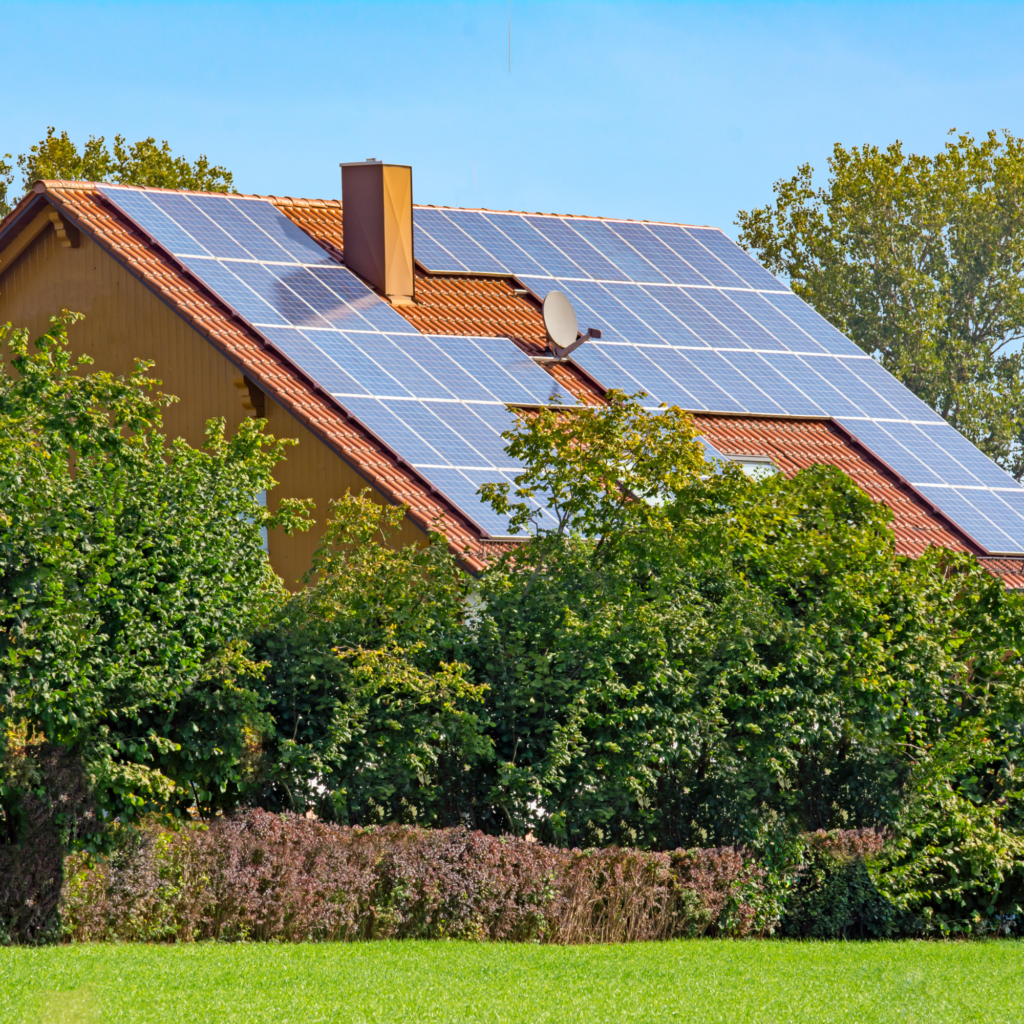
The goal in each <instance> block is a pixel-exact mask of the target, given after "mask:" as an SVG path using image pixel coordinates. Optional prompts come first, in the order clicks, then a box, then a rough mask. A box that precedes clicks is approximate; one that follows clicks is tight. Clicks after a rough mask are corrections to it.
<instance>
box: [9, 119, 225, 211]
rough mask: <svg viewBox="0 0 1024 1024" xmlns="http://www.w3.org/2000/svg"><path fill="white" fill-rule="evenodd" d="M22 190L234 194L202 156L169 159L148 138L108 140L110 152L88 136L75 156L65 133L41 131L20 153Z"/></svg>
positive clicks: (165, 149) (165, 148)
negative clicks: (81, 184)
mask: <svg viewBox="0 0 1024 1024" xmlns="http://www.w3.org/2000/svg"><path fill="white" fill-rule="evenodd" d="M9 160H11V155H10V153H8V154H6V155H5V156H4V158H3V160H0V216H4V215H6V214H7V213H8V211H9V210H10V208H11V205H13V200H14V198H15V197H13V196H12V195H10V194H9V190H10V186H11V185H12V183H13V181H14V174H13V170H12V165H11V164H10V163H8V162H7V161H9ZM17 165H18V169H19V170H20V171H21V178H22V188H23V189H24V190H25V191H26V192H27V191H28V190H29V189H30V188H31V187H32V185H33V183H34V182H36V181H39V180H40V179H43V178H57V179H61V180H63V181H110V182H116V183H118V184H121V185H149V186H151V187H154V188H186V189H194V190H196V191H200V192H234V191H235V188H234V178H233V176H232V174H231V172H230V171H229V170H228V169H227V168H226V167H222V166H221V165H219V164H211V163H210V161H209V160H208V159H207V157H206V155H205V154H201V155H200V156H199V158H198V159H197V160H195V161H192V162H189V160H188V159H187V158H186V157H184V156H175V155H174V153H173V152H172V151H171V147H170V143H168V142H167V141H166V140H164V141H163V142H161V143H160V144H159V145H158V144H157V141H156V139H155V138H153V137H152V136H150V137H149V138H146V139H140V140H139V141H138V142H133V143H130V144H129V143H128V142H127V140H126V139H125V137H124V136H123V135H115V136H114V144H113V147H112V149H111V148H110V147H108V146H107V143H106V139H105V138H104V137H103V136H102V135H100V136H99V137H97V136H95V135H90V136H89V138H88V140H87V141H86V142H85V144H84V145H83V146H82V148H81V150H79V148H78V147H77V146H76V145H75V143H74V142H73V141H72V140H71V138H70V136H69V135H68V133H67V132H66V131H62V132H61V133H60V135H58V134H57V131H56V129H55V128H53V127H50V128H47V129H46V137H45V138H44V139H42V140H40V141H39V142H37V143H36V144H35V145H33V146H31V147H30V148H29V151H28V152H27V153H22V154H21V155H20V156H19V157H18V161H17Z"/></svg>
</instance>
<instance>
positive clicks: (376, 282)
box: [341, 160, 414, 306]
mask: <svg viewBox="0 0 1024 1024" xmlns="http://www.w3.org/2000/svg"><path fill="white" fill-rule="evenodd" d="M341 198H342V203H341V221H342V232H343V233H344V236H345V237H344V243H345V265H346V266H347V267H350V268H351V269H352V270H354V271H355V272H356V273H357V274H358V275H359V276H360V277H362V278H363V279H364V280H366V281H369V282H370V284H372V285H373V286H374V288H376V289H377V291H379V292H381V293H382V294H383V295H384V296H385V297H386V298H387V300H388V301H389V302H390V303H391V304H392V305H394V306H403V305H408V304H409V303H410V302H412V300H413V293H414V287H413V282H414V277H413V271H412V168H411V167H406V166H404V165H402V164H385V163H381V162H380V161H379V160H367V161H366V162H365V163H361V164H341Z"/></svg>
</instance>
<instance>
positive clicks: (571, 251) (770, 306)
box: [414, 210, 1024, 552]
mask: <svg viewBox="0 0 1024 1024" xmlns="http://www.w3.org/2000/svg"><path fill="white" fill-rule="evenodd" d="M414 215H415V216H416V217H417V218H418V217H419V216H420V211H419V210H417V211H416V212H415V214H414ZM451 215H452V217H453V219H455V218H458V217H463V218H465V220H463V221H462V226H463V230H464V231H465V232H466V234H468V235H471V236H473V237H474V239H475V240H476V241H477V242H478V243H479V244H480V245H481V247H482V248H484V249H488V251H489V252H490V253H491V254H492V255H493V256H494V257H495V258H496V259H498V260H499V261H500V262H502V263H503V265H504V266H506V267H508V269H509V271H510V272H512V273H515V274H516V276H518V277H519V279H520V280H521V281H522V283H523V284H524V285H526V287H527V288H529V289H530V290H531V291H532V292H533V293H534V294H535V295H536V296H537V297H538V298H541V299H543V298H544V296H545V295H546V294H547V293H548V292H549V291H551V290H556V289H557V290H558V291H562V292H564V293H565V294H566V295H568V296H569V297H570V299H571V300H572V302H573V305H574V306H575V307H576V312H577V315H578V317H579V320H580V323H581V325H582V326H584V327H591V326H592V327H597V328H600V330H601V331H602V340H601V341H600V342H595V341H590V342H587V344H585V345H583V346H582V347H581V348H579V349H577V350H576V351H575V352H574V353H573V357H572V358H573V359H574V360H575V361H576V362H577V363H579V364H580V365H581V366H582V367H583V368H584V369H585V370H587V372H588V373H590V374H591V376H593V377H594V378H595V379H597V380H598V381H600V382H601V383H602V384H603V385H604V386H606V387H614V388H618V389H620V390H622V391H626V392H628V393H634V392H637V391H645V392H647V395H648V397H647V398H646V399H645V400H644V404H645V405H646V406H647V407H648V408H651V409H654V408H657V406H658V405H659V404H660V403H662V402H665V403H668V404H672V403H677V404H679V405H681V406H683V407H685V408H690V409H694V410H709V411H719V412H747V413H754V414H767V415H789V416H808V415H812V416H829V417H833V418H836V419H837V420H838V421H839V422H841V423H842V424H843V425H844V426H846V428H847V429H848V430H850V431H851V432H852V433H853V434H854V436H856V437H857V438H859V439H860V440H861V441H862V442H863V443H864V444H866V445H867V446H868V448H870V449H871V450H872V451H873V452H875V453H876V455H878V457H879V458H881V459H882V460H883V461H885V462H886V463H887V464H888V465H889V466H890V467H891V468H892V469H894V470H895V471H896V472H898V473H900V474H901V475H902V476H904V477H905V478H906V479H907V480H908V481H910V483H912V484H913V485H915V486H916V487H918V488H919V489H921V490H922V492H924V490H925V489H927V493H928V495H929V498H930V500H931V501H933V502H934V503H935V504H936V505H938V506H939V508H941V509H943V510H944V511H945V512H946V513H947V514H948V515H949V516H950V517H951V518H952V519H954V521H956V522H958V523H960V525H961V526H962V527H963V528H964V529H965V530H967V532H968V533H970V534H971V535H972V536H973V537H974V538H975V539H976V540H978V541H979V543H981V544H983V545H985V546H986V547H989V548H990V549H991V550H999V551H1021V552H1024V488H1021V487H1020V485H1019V484H1017V482H1016V481H1014V480H1013V479H1012V478H1011V477H1009V476H1008V475H1007V474H1006V473H1004V472H1003V471H1002V470H1001V469H999V468H998V466H996V465H995V464H994V463H993V462H991V461H990V460H989V459H988V458H986V457H985V456H984V455H982V453H981V452H980V451H978V449H977V448H975V447H974V446H973V445H972V444H971V443H970V442H969V441H967V440H966V439H965V438H964V437H962V435H960V434H959V433H957V432H956V431H955V430H954V429H953V428H952V427H950V426H949V424H948V423H946V422H945V420H943V419H942V417H940V416H939V415H938V414H937V413H936V412H935V411H934V410H932V409H930V408H929V407H928V406H926V405H925V404H924V403H923V402H921V401H920V400H919V399H918V398H917V397H916V396H915V395H913V394H912V393H911V392H910V391H908V390H907V389H906V388H905V387H903V385H902V384H900V383H899V382H898V381H897V380H896V379H895V378H894V377H892V376H891V375H890V374H889V373H888V372H886V370H885V369H883V368H882V366H880V365H879V364H878V363H877V362H876V361H875V360H873V359H871V358H870V357H868V356H867V355H866V354H865V353H864V352H863V351H862V350H861V349H860V348H858V347H857V345H855V344H854V343H853V342H852V341H850V339H849V338H847V337H845V336H844V335H843V334H842V333H841V332H840V331H837V330H836V329H835V328H834V327H833V326H832V325H831V324H829V323H828V321H826V320H825V319H824V318H822V317H821V316H819V315H818V314H817V313H816V312H815V311H814V310H813V309H811V307H810V306H808V305H807V304H806V303H804V302H803V301H802V300H801V299H800V298H798V297H797V296H796V295H794V294H793V293H792V292H791V291H790V290H789V289H788V288H787V287H786V286H785V285H784V284H782V283H781V282H779V281H777V280H776V279H775V278H774V277H772V276H771V274H769V273H768V272H767V271H766V270H765V269H764V268H763V267H761V266H760V265H759V264H758V263H757V262H756V261H755V260H754V259H752V258H751V257H750V256H749V255H748V254H747V253H745V252H744V251H743V250H742V249H740V248H739V246H737V245H736V244H735V243H734V242H732V241H731V240H730V239H729V238H728V237H727V236H726V235H725V234H724V233H723V232H722V231H720V230H718V229H717V228H698V227H683V226H680V225H674V224H648V223H638V222H635V221H616V220H611V219H607V220H605V219H591V218H580V217H554V216H544V217H541V216H531V217H522V216H520V215H518V214H501V213H495V214H491V213H488V214H486V215H483V214H479V213H473V214H472V215H471V216H470V215H468V214H466V213H459V212H458V211H453V212H452V214H451ZM530 228H534V229H535V230H534V231H533V232H532V233H531V232H530V230H529V229H530ZM539 236H543V238H542V239H540V238H539ZM511 239H514V241H515V243H516V245H515V246H513V247H512V248H510V247H509V246H510V240H511ZM584 243H586V244H584ZM489 246H497V247H500V249H501V253H500V255H499V253H498V249H497V248H495V249H489ZM516 253H529V256H530V257H532V260H531V261H530V262H529V263H528V264H527V263H526V261H524V260H523V259H522V257H521V256H520V257H519V262H518V263H517V260H516V255H515V254H516ZM425 265H427V266H430V264H429V261H427V262H426V263H425ZM520 267H522V270H520V269H519V268H520ZM538 267H539V268H540V269H539V271H538ZM431 269H433V268H431ZM439 269H440V268H439ZM468 269H482V268H477V267H472V266H468Z"/></svg>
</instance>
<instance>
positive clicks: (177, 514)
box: [0, 313, 307, 831]
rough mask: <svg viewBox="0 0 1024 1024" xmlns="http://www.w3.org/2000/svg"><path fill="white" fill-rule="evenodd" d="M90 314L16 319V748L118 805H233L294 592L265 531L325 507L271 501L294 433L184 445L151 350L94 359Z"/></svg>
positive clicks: (125, 814)
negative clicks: (84, 352) (55, 760)
mask: <svg viewBox="0 0 1024 1024" xmlns="http://www.w3.org/2000/svg"><path fill="white" fill-rule="evenodd" d="M77 319H78V315H77V314H69V313H65V314H63V315H62V316H60V317H55V318H54V319H53V320H52V324H53V326H52V327H51V329H50V330H49V331H48V332H47V333H46V334H45V335H44V336H43V337H41V338H40V339H38V340H37V341H36V342H35V345H34V349H32V348H30V345H29V340H28V335H27V332H26V331H24V330H20V331H13V332H12V331H10V328H9V326H8V327H5V328H4V329H3V330H2V331H0V342H3V345H4V348H5V349H6V350H7V351H6V352H5V355H7V356H9V357H10V360H9V365H10V366H11V367H12V368H13V372H11V371H10V370H9V369H8V362H7V360H5V361H4V362H3V364H2V366H3V369H2V371H0V725H2V726H3V729H2V733H0V747H2V746H4V745H6V746H10V744H11V743H16V744H18V745H20V747H21V749H22V752H24V751H25V750H29V751H31V748H32V746H33V744H38V743H39V742H41V741H45V742H46V743H47V744H49V745H51V746H56V747H60V748H63V749H64V750H65V751H67V752H68V754H69V755H70V756H72V757H74V758H76V759H77V760H79V761H80V762H81V763H82V764H83V765H84V768H85V771H86V773H87V775H88V779H89V783H90V787H91V790H92V795H93V798H94V799H95V800H96V802H97V804H98V806H99V807H100V809H101V810H102V811H104V812H106V813H107V814H108V815H110V816H121V817H122V819H124V818H131V817H133V816H135V815H137V814H139V813H142V812H144V811H146V810H147V809H158V810H161V811H167V812H172V813H181V812H183V811H184V810H185V809H186V808H188V807H189V806H191V805H193V804H197V805H198V806H199V808H200V809H201V810H203V811H207V810H213V809H216V808H218V807H221V806H225V805H227V806H231V805H233V804H234V803H236V802H237V800H238V799H239V794H241V793H244V792H246V789H247V786H249V785H250V784H253V778H252V772H251V771H250V768H251V765H252V763H253V762H254V761H255V760H258V758H257V757H256V756H255V755H256V754H257V753H258V748H259V742H260V737H261V735H262V734H263V732H265V731H266V730H267V729H268V728H269V722H268V719H267V718H266V716H265V714H264V713H263V711H262V708H261V706H260V702H259V698H258V695H257V694H256V693H255V691H253V690H252V689H251V688H248V687H247V686H246V685H245V680H247V679H251V678H253V677H256V676H258V675H259V672H260V667H259V666H258V665H255V664H254V663H253V662H252V660H251V659H250V658H249V657H247V644H246V638H247V636H248V635H249V634H250V633H251V632H252V630H253V629H254V628H255V627H256V625H257V624H258V623H259V622H261V621H262V620H263V619H264V618H265V617H266V616H267V615H268V614H269V609H270V608H272V607H274V606H275V605H276V604H277V603H279V602H280V601H281V600H283V598H284V591H283V587H282V585H281V582H280V580H279V579H278V578H277V577H276V576H275V574H274V573H273V571H272V570H271V568H270V566H269V562H268V560H267V557H266V552H265V551H264V548H263V540H262V534H261V530H262V529H263V528H268V529H269V528H274V527H282V528H284V529H287V530H292V529H301V528H303V527H304V526H305V524H306V519H307V517H306V514H305V513H306V503H303V502H298V501H295V500H294V499H289V500H286V501H284V502H282V505H281V508H280V510H279V511H278V512H277V513H276V514H273V515H272V514H270V513H269V512H268V511H267V509H266V508H265V507H264V506H262V505H261V504H260V502H259V493H260V492H261V491H263V490H265V489H267V488H269V487H272V486H273V485H274V480H273V478H272V475H271V474H272V470H273V467H274V465H275V464H276V462H277V461H278V460H279V459H280V458H281V457H282V455H283V449H284V446H285V445H286V444H287V443H288V442H285V441H278V440H275V439H274V438H272V437H270V436H268V435H266V434H264V432H263V427H264V424H263V423H262V422H261V421H260V422H258V421H254V420H246V421H245V422H243V424H242V425H241V427H240V428H239V430H238V432H237V433H236V434H235V435H234V436H233V437H231V438H228V437H226V436H225V433H224V424H223V421H220V420H212V421H210V423H209V424H208V425H207V432H206V443H205V444H204V445H203V447H202V448H200V449H193V448H191V447H189V446H188V445H187V444H186V443H185V442H184V441H182V440H181V439H178V440H177V441H175V442H173V443H171V444H168V443H167V442H166V439H165V438H164V436H163V434H162V433H161V429H160V427H161V419H160V410H161V408H162V406H163V405H164V404H166V402H168V401H170V400H171V399H169V398H168V397H166V396H163V395H161V394H160V393H159V392H158V391H157V390H156V389H157V388H158V386H159V381H156V380H154V379H153V378H152V377H150V376H149V374H148V369H149V366H150V364H147V363H141V362H140V363H138V364H137V365H136V368H135V370H134V372H133V373H132V374H130V375H128V376H127V377H115V376H113V375H111V374H109V373H100V372H92V373H89V372H84V369H85V367H86V366H87V364H88V363H89V362H90V360H89V359H88V358H87V357H82V358H80V359H79V360H78V361H77V362H76V361H75V360H74V359H73V358H72V357H71V355H70V352H69V347H68V338H67V328H68V326H69V325H70V324H72V323H74V321H75V320H77ZM19 737H20V739H19ZM9 753H10V752H9V751H7V750H5V749H0V764H3V763H15V762H16V761H17V758H14V759H13V761H12V759H11V758H10V757H9V756H8V754H9ZM30 774H31V773H30V772H28V771H27V770H22V771H21V775H22V776H23V777H28V775H30ZM0 781H2V783H3V786H4V787H6V788H0V793H2V797H3V798H2V800H0V803H2V804H3V808H2V809H0V814H2V816H3V817H4V818H5V820H6V821H7V822H8V824H9V823H10V821H11V820H13V819H14V818H16V816H17V804H18V792H17V786H14V787H11V786H9V785H8V782H9V780H0ZM12 816H13V817H12ZM8 831H9V829H8Z"/></svg>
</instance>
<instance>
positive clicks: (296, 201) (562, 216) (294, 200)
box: [36, 178, 722, 231]
mask: <svg viewBox="0 0 1024 1024" xmlns="http://www.w3.org/2000/svg"><path fill="white" fill-rule="evenodd" d="M36 185H43V186H46V187H47V188H49V187H53V188H77V189H94V188H100V187H104V188H128V189H136V190H137V191H139V192H171V193H174V194H176V195H198V196H217V195H221V196H223V195H229V196H235V197H236V198H238V199H265V200H269V201H270V202H272V203H274V204H275V205H278V206H308V207H313V208H319V209H336V210H337V209H341V208H342V206H343V203H342V200H341V199H316V198H306V197H302V196H277V195H273V194H271V193H267V194H261V193H259V192H209V191H206V190H204V189H195V188H161V187H160V186H158V185H124V184H121V183H120V182H116V181H75V180H73V181H64V180H63V179H61V178H42V179H40V180H39V181H37V182H36ZM37 191H42V189H37ZM413 209H414V210H454V211H458V212H465V213H497V214H505V215H508V216H519V217H554V218H558V219H559V220H600V221H613V222H615V223H619V224H664V225H666V226H667V227H676V228H703V229H706V230H710V231H721V230H722V229H721V228H719V227H716V226H715V225H714V224H686V223H683V222H682V221H673V220H647V219H645V220H637V219H635V218H633V217H604V216H601V215H600V214H590V213H544V212H543V211H542V210H532V211H531V210H493V209H491V208H490V207H487V206H442V205H440V204H437V203H413Z"/></svg>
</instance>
